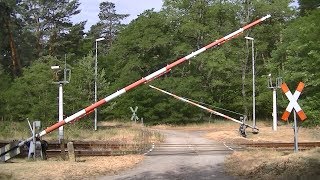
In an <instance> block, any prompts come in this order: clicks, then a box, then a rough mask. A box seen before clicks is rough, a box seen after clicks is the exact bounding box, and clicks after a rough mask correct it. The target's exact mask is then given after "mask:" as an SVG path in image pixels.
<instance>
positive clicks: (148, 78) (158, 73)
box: [1, 15, 271, 156]
mask: <svg viewBox="0 0 320 180" xmlns="http://www.w3.org/2000/svg"><path fill="white" fill-rule="evenodd" d="M270 17H271V15H266V16H264V17H262V18H260V19H258V20H256V21H254V22H252V23H250V24H247V25H245V26H244V27H242V28H240V29H238V30H237V31H235V32H233V33H231V34H229V35H227V36H225V37H223V38H221V39H218V40H215V41H214V42H212V43H210V44H208V45H206V46H204V47H202V48H201V49H198V50H197V51H195V52H192V53H191V54H189V55H187V56H185V57H183V58H180V59H178V60H176V61H174V62H173V63H171V64H168V65H167V66H166V67H164V68H161V69H159V70H158V71H156V72H153V73H151V74H150V75H148V76H146V77H143V78H141V79H140V80H138V81H136V82H134V83H132V84H130V85H128V86H126V87H124V88H123V89H121V90H119V91H117V92H115V93H113V94H111V95H109V96H107V97H105V98H104V99H101V100H100V101H98V102H95V103H94V104H92V105H90V106H88V107H86V108H85V109H82V110H80V111H79V112H77V113H75V114H73V115H71V116H69V117H67V118H66V119H64V120H62V121H60V122H58V123H55V124H54V125H52V126H50V127H48V128H46V129H45V130H43V131H41V132H40V133H39V134H37V135H36V136H37V137H42V136H44V135H46V134H48V133H50V132H52V131H54V130H56V129H57V128H59V127H61V126H63V125H65V124H67V123H70V122H72V121H74V120H77V119H80V118H82V117H84V116H86V115H88V114H89V113H90V112H92V111H93V110H94V109H95V108H98V107H100V106H101V105H103V104H106V103H108V102H109V101H111V100H112V99H114V98H116V97H118V96H120V95H122V94H124V93H126V92H127V91H129V90H131V89H133V88H135V87H137V86H139V85H141V84H144V83H147V82H150V81H152V80H153V79H156V78H158V77H160V76H162V75H163V74H166V73H167V72H169V71H170V70H171V69H172V68H173V67H175V66H177V65H179V64H181V63H183V62H185V61H187V60H189V59H191V58H192V57H194V56H196V55H198V54H200V53H202V52H204V51H206V50H207V49H210V48H212V47H216V46H219V45H221V44H223V43H225V42H227V41H229V40H230V39H233V38H235V37H237V36H239V35H240V34H241V33H243V31H245V30H247V29H249V28H251V27H253V26H255V25H257V24H259V23H261V22H262V21H264V20H266V19H268V18H270ZM31 140H32V137H30V138H28V139H26V140H25V141H22V142H20V143H19V144H18V145H17V146H16V147H15V148H18V147H21V146H23V145H24V144H25V143H26V142H29V141H31ZM12 149H13V148H10V149H9V151H11V150H12ZM4 151H5V152H4V153H1V156H2V155H3V154H5V153H6V152H8V150H4Z"/></svg>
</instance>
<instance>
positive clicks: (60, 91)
mask: <svg viewBox="0 0 320 180" xmlns="http://www.w3.org/2000/svg"><path fill="white" fill-rule="evenodd" d="M61 121H63V84H62V83H60V84H59V122H61ZM58 139H59V142H61V140H62V139H63V126H60V127H59V133H58Z"/></svg>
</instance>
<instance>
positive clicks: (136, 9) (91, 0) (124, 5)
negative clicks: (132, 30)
mask: <svg viewBox="0 0 320 180" xmlns="http://www.w3.org/2000/svg"><path fill="white" fill-rule="evenodd" d="M103 1H106V0H79V2H80V3H81V5H80V7H79V9H80V10H81V12H80V13H79V14H78V15H75V16H74V17H72V19H71V20H72V22H74V23H78V22H81V21H85V20H87V23H86V26H85V31H88V30H89V29H90V27H91V26H92V25H94V24H96V23H97V22H98V21H99V17H98V14H99V4H100V3H101V2H103ZM108 1H109V2H112V3H114V4H115V6H116V13H118V14H130V16H129V17H128V18H126V19H125V20H124V21H123V23H129V22H130V21H131V20H133V19H135V18H137V17H138V15H139V14H141V13H143V12H144V11H145V10H147V9H152V8H154V10H155V11H159V10H160V9H161V7H162V4H163V2H162V0H108Z"/></svg>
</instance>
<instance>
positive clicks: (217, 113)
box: [149, 85, 259, 131]
mask: <svg viewBox="0 0 320 180" xmlns="http://www.w3.org/2000/svg"><path fill="white" fill-rule="evenodd" d="M149 87H151V88H153V89H155V90H158V91H160V92H163V93H165V94H167V95H169V96H172V97H174V98H176V99H178V100H180V101H183V102H186V103H189V104H192V105H194V106H197V107H199V108H201V109H204V110H206V111H208V112H210V113H213V114H215V115H218V116H221V117H223V118H226V119H229V120H231V121H234V122H236V123H239V124H244V125H245V126H247V127H251V128H252V129H255V130H257V131H259V129H258V128H257V127H253V126H251V125H248V124H245V123H244V122H243V121H239V120H237V119H235V118H232V117H229V116H227V115H224V114H222V113H219V112H218V111H215V110H212V109H209V108H207V107H204V106H202V105H200V104H197V103H195V102H193V101H190V100H188V99H185V98H183V97H180V96H177V95H175V94H172V93H169V92H167V91H165V90H163V89H160V88H157V87H154V86H151V85H149Z"/></svg>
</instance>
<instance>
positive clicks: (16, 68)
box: [3, 16, 22, 76]
mask: <svg viewBox="0 0 320 180" xmlns="http://www.w3.org/2000/svg"><path fill="white" fill-rule="evenodd" d="M3 19H4V24H5V27H6V29H7V32H8V35H9V45H10V51H11V61H12V66H13V69H12V71H13V74H14V76H20V75H21V73H22V68H21V63H20V60H19V58H18V53H17V48H16V45H15V43H14V36H13V32H12V30H11V23H10V16H7V17H4V18H3Z"/></svg>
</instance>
